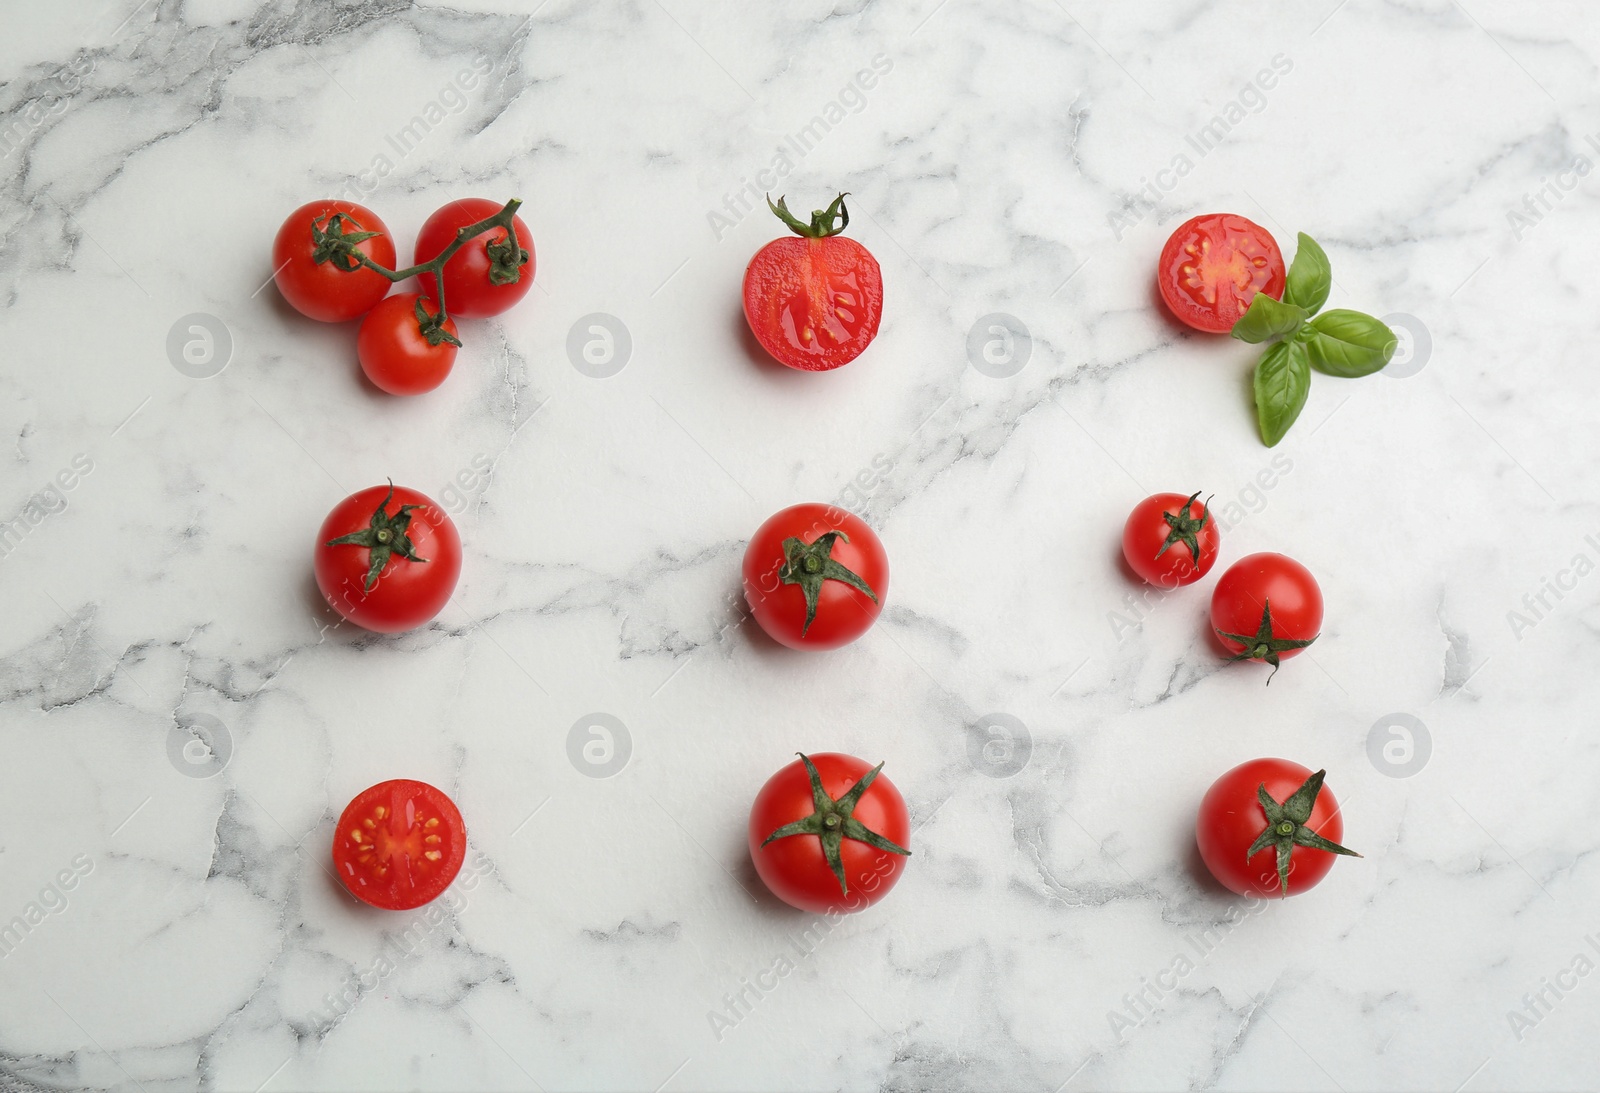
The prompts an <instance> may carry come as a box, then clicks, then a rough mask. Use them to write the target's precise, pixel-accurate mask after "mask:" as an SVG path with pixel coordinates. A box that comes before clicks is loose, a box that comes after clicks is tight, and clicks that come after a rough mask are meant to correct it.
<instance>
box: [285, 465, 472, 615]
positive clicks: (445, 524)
mask: <svg viewBox="0 0 1600 1093" xmlns="http://www.w3.org/2000/svg"><path fill="white" fill-rule="evenodd" d="M315 563H316V565H315V568H316V574H317V587H318V588H319V589H321V590H322V596H323V598H324V599H326V600H327V601H328V606H330V607H332V608H333V609H334V610H335V611H337V612H339V614H341V615H343V616H344V617H345V618H347V619H349V620H350V621H351V622H353V623H355V624H356V625H357V626H361V627H364V628H366V629H368V630H375V631H377V632H378V633H380V634H397V633H399V632H400V631H402V630H412V629H415V628H416V627H418V626H421V625H422V624H423V623H425V622H427V621H428V620H430V619H432V618H433V617H434V616H435V615H437V614H438V613H439V612H440V611H441V610H442V609H443V608H444V605H445V604H446V603H448V602H449V600H450V594H451V593H452V592H454V591H455V588H456V580H457V578H459V577H460V576H461V536H460V535H458V534H456V525H455V523H454V522H453V521H452V520H451V519H450V517H449V516H448V515H447V514H446V513H445V511H444V510H443V509H442V508H440V507H439V506H438V505H436V504H434V503H433V502H432V501H430V500H428V498H427V497H425V496H423V495H422V494H420V493H418V492H417V491H416V490H409V489H406V488H405V487H404V486H395V485H393V484H390V485H388V486H373V487H371V488H369V489H364V490H362V491H360V492H359V493H352V494H351V495H350V496H349V497H346V498H345V499H344V500H343V501H340V502H339V503H338V504H337V505H335V506H334V508H333V511H332V512H330V513H328V518H327V519H326V520H324V521H323V522H322V530H321V531H319V532H318V533H317V547H316V556H315Z"/></svg>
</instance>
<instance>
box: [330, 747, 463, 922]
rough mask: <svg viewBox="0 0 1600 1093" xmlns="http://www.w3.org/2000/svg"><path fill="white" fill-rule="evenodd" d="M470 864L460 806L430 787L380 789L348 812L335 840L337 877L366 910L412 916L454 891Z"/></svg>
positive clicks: (402, 783) (383, 785)
mask: <svg viewBox="0 0 1600 1093" xmlns="http://www.w3.org/2000/svg"><path fill="white" fill-rule="evenodd" d="M466 856H467V829H466V825H465V824H463V823H462V822H461V813H460V811H459V810H458V809H457V808H456V806H455V802H454V801H452V800H450V798H449V797H446V796H445V795H444V793H443V792H441V791H440V790H437V789H434V788H433V787H432V786H430V785H428V784H427V783H426V782H413V781H411V780H410V779H408V778H396V779H394V780H393V781H390V782H379V783H378V784H377V785H375V786H373V787H371V788H370V789H367V790H363V791H362V792H361V794H360V795H359V796H358V797H356V799H355V800H353V801H351V802H350V804H349V805H347V806H346V807H345V810H344V812H343V814H341V815H340V817H339V826H338V828H337V829H336V830H335V831H334V833H333V870H334V872H335V873H337V874H338V875H339V879H340V880H342V881H344V886H345V887H346V888H348V889H350V894H351V895H353V896H355V897H356V898H357V899H359V900H361V901H362V902H364V903H370V904H372V906H374V907H381V908H383V909H384V910H386V911H409V910H410V909H411V908H413V907H421V906H422V905H423V904H424V903H430V902H432V901H433V900H435V899H438V898H439V896H440V895H441V894H442V893H443V892H444V890H445V889H446V888H448V887H450V882H451V881H453V880H455V879H456V874H457V873H459V872H461V863H462V862H463V861H464V860H466Z"/></svg>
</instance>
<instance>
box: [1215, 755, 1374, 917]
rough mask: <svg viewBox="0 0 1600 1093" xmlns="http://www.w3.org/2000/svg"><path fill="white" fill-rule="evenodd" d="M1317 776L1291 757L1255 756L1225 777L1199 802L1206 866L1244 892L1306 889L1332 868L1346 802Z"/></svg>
mask: <svg viewBox="0 0 1600 1093" xmlns="http://www.w3.org/2000/svg"><path fill="white" fill-rule="evenodd" d="M1324 773H1325V772H1323V771H1320V770H1319V771H1317V772H1316V773H1315V774H1313V773H1312V772H1311V771H1310V770H1307V769H1306V768H1305V767H1302V766H1301V765H1300V764H1299V763H1291V762H1289V760H1287V759H1252V760H1250V762H1248V763H1241V764H1240V765H1238V766H1236V767H1234V768H1233V769H1232V770H1230V771H1228V773H1226V774H1224V775H1223V776H1222V777H1221V778H1218V779H1217V780H1216V782H1215V783H1214V784H1213V785H1212V787H1211V788H1210V789H1208V790H1207V791H1206V795H1205V799H1204V800H1202V801H1201V802H1200V815H1199V818H1198V819H1197V820H1196V821H1195V829H1194V834H1195V842H1196V844H1198V846H1199V848H1200V857H1201V858H1202V859H1203V860H1204V861H1205V863H1206V868H1207V869H1209V870H1211V875H1212V876H1214V877H1216V878H1217V880H1218V881H1219V882H1221V884H1222V885H1223V887H1225V888H1228V889H1230V890H1232V891H1234V892H1237V893H1239V894H1240V895H1241V896H1246V895H1256V896H1273V895H1284V896H1287V895H1289V894H1290V893H1298V892H1304V891H1305V890H1306V889H1307V888H1310V887H1312V886H1314V885H1315V884H1316V883H1317V882H1318V881H1320V880H1322V878H1323V877H1325V876H1327V875H1328V870H1330V869H1332V868H1333V856H1334V855H1335V854H1348V855H1350V856H1351V857H1354V858H1359V857H1360V856H1361V855H1360V854H1357V853H1356V852H1355V851H1353V850H1346V849H1345V848H1344V847H1342V846H1340V845H1339V840H1340V839H1342V838H1344V820H1343V819H1341V818H1340V816H1339V802H1338V801H1336V800H1334V797H1333V793H1332V792H1330V791H1328V790H1325V789H1323V788H1322V777H1323V774H1324Z"/></svg>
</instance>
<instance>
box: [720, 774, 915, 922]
mask: <svg viewBox="0 0 1600 1093" xmlns="http://www.w3.org/2000/svg"><path fill="white" fill-rule="evenodd" d="M882 769H883V764H882V763H879V764H878V765H877V766H876V767H874V766H869V765H868V764H867V763H864V762H862V761H861V760H860V759H857V758H856V757H855V756H853V755H840V754H838V753H837V752H823V753H821V754H819V755H810V756H807V755H802V756H801V757H800V758H799V759H798V760H796V761H795V762H793V763H790V764H789V765H788V766H786V767H784V768H783V769H782V770H780V771H778V773H776V774H774V775H773V776H772V777H771V778H769V779H767V784H766V785H764V786H762V787H761V792H760V793H758V794H756V800H755V804H754V805H752V806H751V808H750V827H749V839H750V860H751V861H753V862H754V863H755V867H756V872H757V873H758V874H760V876H761V879H762V880H763V881H764V882H765V883H766V886H767V887H768V888H770V889H771V890H772V894H773V895H775V896H777V897H778V898H779V899H781V900H783V902H785V903H787V904H789V905H790V906H791V907H798V908H800V910H802V911H814V912H818V913H821V912H824V911H859V910H861V909H863V908H865V907H870V906H871V905H872V904H874V903H877V902H878V901H879V900H880V899H882V898H883V897H884V896H886V895H888V894H889V889H891V888H893V887H894V885H895V882H896V881H898V880H899V879H900V873H901V871H902V870H904V869H905V864H906V857H907V856H908V855H910V853H911V851H910V850H908V849H906V848H907V847H908V846H910V844H911V817H910V814H909V813H908V812H907V811H906V802H905V798H903V797H901V796H900V791H899V790H898V789H896V788H895V787H894V783H893V782H891V781H889V779H887V778H885V777H884V776H883V775H882V774H880V773H879V771H881V770H882Z"/></svg>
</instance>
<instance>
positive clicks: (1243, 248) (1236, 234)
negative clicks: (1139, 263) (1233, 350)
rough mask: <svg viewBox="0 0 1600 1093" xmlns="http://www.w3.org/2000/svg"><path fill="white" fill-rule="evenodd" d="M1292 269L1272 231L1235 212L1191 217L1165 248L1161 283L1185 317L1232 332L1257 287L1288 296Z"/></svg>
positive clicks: (1180, 317) (1202, 326) (1192, 322)
mask: <svg viewBox="0 0 1600 1093" xmlns="http://www.w3.org/2000/svg"><path fill="white" fill-rule="evenodd" d="M1286 278H1287V273H1286V271H1285V269H1284V265H1283V252H1282V251H1280V250H1279V249H1278V241H1277V240H1276V239H1273V238H1272V233H1271V232H1269V231H1267V229H1266V228H1263V227H1262V226H1261V225H1260V224H1256V223H1252V222H1251V221H1249V220H1246V219H1245V218H1244V217H1242V216H1235V215H1233V214H1232V213H1207V214H1206V215H1205V216H1197V217H1195V218H1194V219H1193V220H1189V221H1186V222H1185V223H1183V224H1182V225H1180V226H1179V228H1178V230H1177V231H1175V232H1173V233H1172V235H1171V237H1170V238H1169V239H1168V240H1167V245H1166V246H1165V247H1163V248H1161V261H1160V263H1159V264H1158V265H1157V266H1156V284H1157V285H1159V286H1160V288H1161V298H1162V299H1163V300H1165V301H1166V302H1167V306H1168V307H1169V308H1171V309H1172V313H1173V314H1174V315H1175V316H1177V317H1178V320H1179V321H1180V322H1183V323H1185V324H1187V325H1189V326H1192V327H1194V328H1195V329H1196V330H1204V331H1206V332H1207V333H1208V334H1226V333H1227V332H1228V331H1230V330H1232V329H1233V324H1234V323H1236V322H1238V321H1239V316H1241V315H1243V314H1244V313H1245V312H1246V311H1247V310H1249V308H1250V301H1251V300H1253V299H1255V298H1256V293H1258V292H1265V293H1266V294H1267V295H1268V296H1271V297H1273V298H1274V299H1278V300H1281V299H1283V286H1284V283H1285V280H1286Z"/></svg>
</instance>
